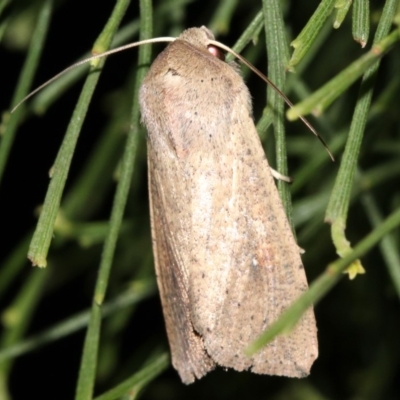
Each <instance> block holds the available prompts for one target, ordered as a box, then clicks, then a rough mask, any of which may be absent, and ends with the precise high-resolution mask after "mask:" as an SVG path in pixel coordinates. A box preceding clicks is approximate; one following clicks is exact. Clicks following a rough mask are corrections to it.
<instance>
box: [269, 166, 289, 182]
mask: <svg viewBox="0 0 400 400" xmlns="http://www.w3.org/2000/svg"><path fill="white" fill-rule="evenodd" d="M269 169H270V170H271V174H272V176H273V177H274V178H275V179H277V180H279V181H284V182H287V183H292V182H293V180H292V178H291V177H290V176H286V175H282V174H281V173H279V172H278V171H276V170H275V169H273V168H271V167H269Z"/></svg>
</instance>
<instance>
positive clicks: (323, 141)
mask: <svg viewBox="0 0 400 400" xmlns="http://www.w3.org/2000/svg"><path fill="white" fill-rule="evenodd" d="M208 44H210V45H213V46H217V47H219V48H220V49H222V50H225V51H227V52H228V53H231V54H232V55H233V56H235V57H236V58H237V59H239V60H240V61H241V62H242V63H243V64H244V65H246V66H247V67H249V68H250V69H251V70H252V71H253V72H254V73H256V74H257V75H258V76H259V77H260V78H261V79H262V80H264V81H265V82H266V83H267V84H268V85H270V86H271V87H272V88H273V89H274V90H275V91H276V92H277V93H278V94H279V95H280V96H281V97H282V98H283V100H284V101H285V103H286V104H287V105H288V106H289V107H290V108H294V105H293V103H292V102H291V101H290V100H289V98H288V97H287V96H286V95H285V94H284V93H283V92H282V90H280V89H279V88H278V87H277V86H276V85H275V84H274V83H273V82H272V81H271V80H270V79H269V78H267V77H266V76H265V75H264V74H263V73H262V72H261V71H259V70H258V69H257V68H256V67H255V66H254V65H253V64H251V63H250V62H249V61H247V60H246V59H245V58H244V57H243V56H241V55H240V54H238V53H236V52H235V51H234V50H232V49H231V48H229V47H228V46H225V45H224V44H222V43H220V42H217V41H216V40H209V41H208ZM298 116H299V118H300V119H301V120H302V121H303V123H304V124H305V125H306V126H307V128H308V129H309V130H310V131H311V132H312V133H313V134H314V135H315V136H316V137H317V138H318V139H319V141H320V142H321V143H322V144H323V145H324V147H325V149H326V151H327V152H328V154H329V156H330V158H331V160H332V161H335V158H334V157H333V154H332V153H331V151H330V150H329V147H328V145H327V144H326V142H325V140H324V139H323V138H322V137H321V136H320V135H319V134H318V132H317V131H316V129H315V128H314V127H313V126H312V125H311V123H310V122H309V121H308V120H307V119H306V118H305V117H303V116H302V115H300V114H298Z"/></svg>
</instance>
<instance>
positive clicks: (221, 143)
mask: <svg viewBox="0 0 400 400" xmlns="http://www.w3.org/2000/svg"><path fill="white" fill-rule="evenodd" d="M210 39H213V36H212V34H211V33H210V32H209V31H208V30H207V29H206V28H204V27H202V28H192V29H188V30H186V31H185V32H183V34H182V35H181V36H180V37H179V38H178V39H177V40H176V41H174V42H173V43H171V44H170V45H169V46H168V47H167V48H166V49H165V50H164V51H163V52H162V53H161V54H160V55H159V56H158V57H157V59H156V60H155V61H154V63H153V64H152V66H151V68H150V71H149V73H148V75H147V76H146V78H145V80H144V82H143V85H142V87H141V90H140V105H141V111H142V117H143V121H144V123H145V125H146V127H147V131H148V152H149V181H150V186H149V190H150V198H151V217H152V235H153V248H154V255H155V263H156V271H157V282H158V286H159V288H160V294H161V300H162V304H163V310H164V316H165V321H166V326H167V333H168V338H169V342H170V347H171V353H172V360H173V365H174V367H175V368H176V369H177V370H178V372H179V374H180V376H181V378H182V380H183V382H185V383H190V382H192V381H193V380H194V378H195V377H197V378H200V377H201V376H202V375H204V374H205V373H207V372H208V371H209V370H210V369H212V368H213V367H214V365H215V364H217V365H220V366H223V367H229V368H234V369H236V370H239V371H241V370H244V369H251V370H252V371H253V372H256V373H261V374H271V375H284V376H291V377H302V376H306V375H307V374H308V373H309V370H310V368H311V365H312V363H313V361H314V359H315V358H316V357H317V353H318V350H317V338H316V326H315V320H314V314H313V311H312V309H309V310H308V311H307V313H306V314H305V315H304V316H303V318H302V319H301V320H300V322H299V323H298V324H297V326H296V327H295V328H294V330H293V331H292V332H291V333H289V334H288V335H282V336H279V337H278V338H276V339H275V340H274V341H273V342H272V343H270V344H269V345H267V346H266V347H265V348H263V349H262V350H261V351H260V352H259V353H257V354H256V355H255V356H254V357H251V358H250V357H247V356H246V355H245V354H244V350H245V348H246V347H247V346H248V345H249V344H250V343H251V342H252V341H253V340H254V339H255V338H257V337H258V336H259V335H260V334H261V333H262V332H263V331H264V330H265V329H267V328H268V326H270V324H271V323H272V322H274V321H275V320H276V319H277V318H278V316H279V315H280V314H281V313H282V311H283V310H285V309H286V308H287V307H288V306H289V305H290V304H291V303H292V302H293V301H294V300H295V299H296V298H297V297H298V296H299V295H300V294H301V293H303V292H304V291H305V290H306V289H307V280H306V276H305V272H304V268H303V265H302V262H301V259H300V255H299V248H298V246H297V244H296V242H295V240H294V238H293V235H292V232H291V229H290V226H289V223H288V221H287V218H286V215H285V212H284V209H283V206H282V203H281V200H280V198H279V195H278V192H277V189H276V186H275V183H274V181H273V178H272V175H271V172H270V170H269V166H268V162H267V160H266V158H265V154H264V151H263V149H262V146H261V143H260V140H259V138H258V135H257V132H256V129H255V127H254V123H253V120H252V116H251V101H250V95H249V93H248V89H247V87H246V85H245V84H244V82H243V79H242V78H241V77H240V75H239V74H238V72H237V71H236V69H235V68H233V67H232V66H230V65H228V64H226V63H225V62H223V61H221V60H219V59H218V58H217V57H215V56H213V55H212V54H210V53H209V52H208V50H207V41H208V40H210Z"/></svg>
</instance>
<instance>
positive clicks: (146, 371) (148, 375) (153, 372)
mask: <svg viewBox="0 0 400 400" xmlns="http://www.w3.org/2000/svg"><path fill="white" fill-rule="evenodd" d="M168 365H169V356H168V354H166V353H162V354H160V355H158V356H157V357H155V358H154V359H153V360H151V361H150V362H149V363H148V365H146V366H145V367H143V368H142V369H141V370H140V371H139V372H137V373H135V374H134V375H132V376H131V377H130V378H128V379H126V380H125V381H123V382H121V383H120V384H119V385H117V386H115V387H114V388H112V389H111V390H109V391H107V392H106V393H104V394H102V395H100V396H98V397H95V398H94V400H114V399H120V398H121V396H123V395H126V394H128V393H129V394H131V395H132V398H136V397H137V394H138V393H139V392H140V391H141V390H142V389H143V388H144V387H145V386H146V385H147V384H148V383H149V382H151V381H152V380H153V379H154V378H155V377H157V376H158V375H159V374H160V373H161V372H163V371H164V370H165V369H166V368H167V367H168Z"/></svg>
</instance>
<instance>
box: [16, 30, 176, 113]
mask: <svg viewBox="0 0 400 400" xmlns="http://www.w3.org/2000/svg"><path fill="white" fill-rule="evenodd" d="M175 39H176V38H173V37H169V36H165V37H159V38H154V39H146V40H141V41H139V42H134V43H129V44H125V45H123V46H120V47H116V48H115V49H111V50H108V51H105V52H104V53H99V54H95V55H93V56H90V57H88V58H85V59H83V60H81V61H78V62H76V63H75V64H72V65H70V66H69V67H67V68H65V69H64V70H62V71H61V72H59V73H58V74H57V75H54V76H53V77H52V78H50V79H49V80H48V81H46V82H45V83H43V84H41V85H40V86H39V87H37V88H36V89H35V90H33V91H32V92H30V93H29V94H28V95H26V96H25V97H24V98H23V99H22V100H21V101H19V102H18V103H17V104H16V105H15V106H14V107H13V109H12V110H11V114H12V113H13V112H14V111H15V110H16V109H17V108H18V107H19V106H20V105H21V104H23V103H25V101H26V100H28V99H29V98H31V97H32V96H33V95H35V94H36V93H37V92H39V91H41V90H42V89H43V88H45V87H46V86H48V85H50V83H52V82H54V81H55V80H57V79H58V78H59V77H60V76H62V75H64V74H65V73H67V72H68V71H70V70H71V69H74V68H76V67H79V66H80V65H83V64H86V63H88V62H90V61H93V60H97V59H99V58H103V57H106V56H109V55H111V54H114V53H119V52H120V51H124V50H128V49H131V48H133V47H137V46H141V45H142V44H149V43H160V42H173V41H174V40H175Z"/></svg>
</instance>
